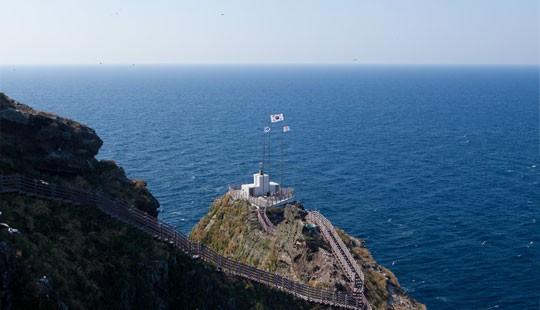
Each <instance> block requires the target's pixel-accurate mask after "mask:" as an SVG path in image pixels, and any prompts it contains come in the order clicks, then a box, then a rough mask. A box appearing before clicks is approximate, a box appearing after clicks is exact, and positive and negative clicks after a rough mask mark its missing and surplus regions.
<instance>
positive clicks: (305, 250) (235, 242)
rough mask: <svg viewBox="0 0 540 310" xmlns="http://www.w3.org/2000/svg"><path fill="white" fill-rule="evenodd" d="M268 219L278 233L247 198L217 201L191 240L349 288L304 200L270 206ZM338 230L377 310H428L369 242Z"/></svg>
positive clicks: (319, 283) (310, 280) (315, 282)
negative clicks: (380, 261)
mask: <svg viewBox="0 0 540 310" xmlns="http://www.w3.org/2000/svg"><path fill="white" fill-rule="evenodd" d="M267 212H268V217H269V218H270V220H271V221H272V222H273V223H274V224H275V225H276V228H277V229H276V233H275V234H273V235H271V234H268V233H266V232H264V231H263V230H262V228H261V226H260V224H259V223H258V220H257V217H256V211H255V209H254V208H253V207H251V206H250V205H249V204H248V203H247V202H245V201H235V202H233V201H232V200H230V197H229V196H227V195H226V196H224V197H222V198H220V199H217V200H216V201H215V202H214V204H213V205H212V206H211V208H210V211H209V212H208V214H207V215H206V216H205V217H203V218H202V219H201V221H200V222H199V223H198V224H197V225H196V226H195V227H194V228H193V230H192V232H191V238H193V239H195V240H199V241H201V242H203V243H205V244H207V245H209V246H210V247H211V248H213V249H214V250H216V251H218V252H220V253H221V254H223V255H225V256H228V257H231V258H234V259H236V260H239V261H242V262H244V263H247V264H250V265H253V266H256V267H258V268H262V269H265V270H268V271H271V272H276V273H278V274H280V275H283V276H286V277H288V278H291V279H294V280H297V281H300V282H303V283H305V284H308V285H311V286H316V287H326V288H332V289H335V290H338V291H350V287H349V285H348V282H347V279H346V277H345V274H344V273H343V271H342V270H341V269H340V268H339V267H338V263H337V261H336V260H335V258H334V256H333V255H332V252H331V249H330V247H329V245H328V244H327V243H326V241H325V240H324V238H323V237H322V236H321V234H320V231H319V229H318V227H316V226H314V225H312V224H311V223H309V221H307V220H306V215H307V212H306V211H305V210H304V208H303V206H302V205H300V204H290V205H287V206H285V207H284V208H281V207H280V208H271V209H269V210H268V211H267ZM338 233H339V235H340V237H341V239H342V240H343V242H344V243H345V245H346V246H347V247H348V248H349V250H350V251H351V253H352V255H353V258H354V259H355V260H356V261H357V263H358V265H359V266H360V267H361V268H362V271H363V272H364V275H365V282H366V283H365V287H366V291H365V294H366V298H367V299H368V301H369V303H370V304H371V305H372V307H373V308H374V309H424V308H425V306H424V305H422V304H420V303H418V302H416V301H415V300H414V299H412V298H411V297H409V296H408V295H407V294H406V293H405V292H404V291H403V289H401V287H400V286H399V282H398V281H397V279H396V277H395V276H394V275H393V274H392V272H391V271H390V270H388V269H386V268H384V267H383V266H381V265H379V264H378V263H377V262H376V261H375V260H374V259H373V257H372V256H371V254H370V252H369V250H368V249H367V248H366V247H365V245H364V242H363V241H361V240H359V239H356V238H353V237H351V236H349V235H347V234H346V233H345V232H344V231H341V230H338Z"/></svg>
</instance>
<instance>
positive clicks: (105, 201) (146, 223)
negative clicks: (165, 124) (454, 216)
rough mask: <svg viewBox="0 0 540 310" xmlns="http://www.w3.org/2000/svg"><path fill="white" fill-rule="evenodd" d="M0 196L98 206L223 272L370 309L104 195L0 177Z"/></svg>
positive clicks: (18, 177)
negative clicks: (232, 254)
mask: <svg viewBox="0 0 540 310" xmlns="http://www.w3.org/2000/svg"><path fill="white" fill-rule="evenodd" d="M1 193H19V194H21V195H26V196H31V197H37V198H42V199H48V200H55V201H60V202H64V203H68V204H73V205H95V206H96V207H97V208H99V209H100V210H101V211H103V212H105V213H106V214H108V215H110V216H111V217H113V218H115V219H117V220H119V221H121V222H124V223H126V224H129V225H132V226H134V227H135V228H137V229H139V230H141V231H143V232H145V233H147V234H149V235H151V236H153V237H154V238H156V239H158V240H161V241H163V242H166V243H169V244H171V245H173V246H174V247H176V248H178V249H180V250H181V251H182V252H184V253H185V254H187V255H189V256H190V257H192V258H195V259H197V258H200V259H202V260H204V261H205V262H207V263H209V264H212V265H215V266H216V267H217V268H218V269H220V270H223V271H224V272H227V273H230V274H234V275H237V276H240V277H242V278H246V279H250V280H252V281H255V282H258V283H261V284H263V285H266V286H269V287H273V288H276V289H279V290H281V291H283V292H286V293H288V294H291V295H293V296H296V297H298V298H300V299H303V300H306V301H309V302H314V303H320V304H324V305H331V306H335V307H342V308H347V309H370V308H371V307H370V306H369V304H368V303H367V301H366V299H365V297H364V296H363V294H362V297H363V298H359V297H358V296H357V295H356V294H353V295H350V294H348V293H345V292H339V291H335V290H331V289H325V288H317V287H311V286H308V285H305V284H302V283H298V282H295V281H292V280H290V279H288V278H285V277H282V276H280V275H278V274H275V273H271V272H267V271H264V270H261V269H258V268H255V267H253V266H249V265H246V264H243V263H241V262H237V261H234V260H232V259H230V258H227V257H225V256H222V255H220V254H219V253H217V252H215V251H214V250H212V249H210V248H208V247H207V246H205V245H203V244H201V243H200V242H194V241H191V240H189V239H188V237H187V236H186V235H184V234H183V233H181V232H178V231H177V230H176V229H175V228H174V227H173V226H171V225H169V224H166V223H163V222H161V221H160V220H158V219H157V218H155V217H152V216H149V215H148V214H146V213H145V212H144V211H141V210H139V209H137V208H134V207H132V206H130V205H129V204H128V203H126V202H124V201H120V200H113V199H110V198H108V197H107V196H105V195H103V194H99V193H95V192H88V191H83V190H77V189H73V188H69V187H65V186H59V185H55V184H49V183H47V182H45V181H42V180H36V179H32V178H29V177H26V176H21V175H10V176H4V175H0V194H1Z"/></svg>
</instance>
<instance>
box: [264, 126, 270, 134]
mask: <svg viewBox="0 0 540 310" xmlns="http://www.w3.org/2000/svg"><path fill="white" fill-rule="evenodd" d="M270 130H272V129H271V128H270V127H264V132H265V133H269V132H270Z"/></svg>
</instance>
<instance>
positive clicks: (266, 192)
mask: <svg viewBox="0 0 540 310" xmlns="http://www.w3.org/2000/svg"><path fill="white" fill-rule="evenodd" d="M241 191H242V194H243V195H245V196H247V197H264V196H273V195H276V194H277V193H279V191H280V186H279V184H278V183H276V182H272V181H270V176H268V174H266V173H264V172H263V171H262V170H260V171H259V172H257V173H255V174H253V183H249V184H242V187H241Z"/></svg>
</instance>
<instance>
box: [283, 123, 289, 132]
mask: <svg viewBox="0 0 540 310" xmlns="http://www.w3.org/2000/svg"><path fill="white" fill-rule="evenodd" d="M288 131H291V127H289V126H287V125H285V126H283V132H288Z"/></svg>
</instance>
